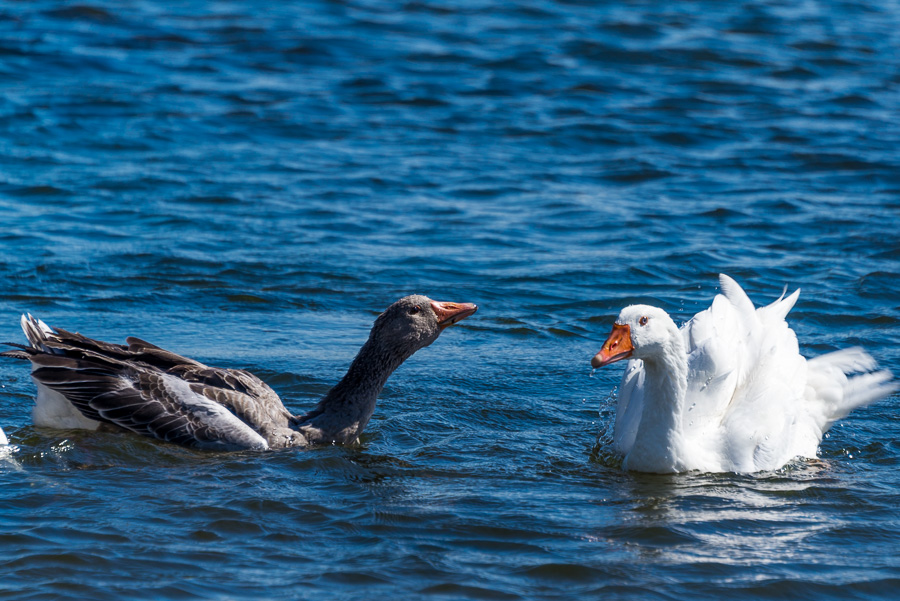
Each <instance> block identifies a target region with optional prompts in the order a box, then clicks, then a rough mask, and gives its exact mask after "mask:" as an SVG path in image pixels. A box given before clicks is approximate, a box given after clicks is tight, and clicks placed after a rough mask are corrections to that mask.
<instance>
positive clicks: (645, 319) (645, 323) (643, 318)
mask: <svg viewBox="0 0 900 601" xmlns="http://www.w3.org/2000/svg"><path fill="white" fill-rule="evenodd" d="M638 323H639V324H641V325H642V326H645V325H647V317H646V316H644V317H641V318H640V319H639V320H638Z"/></svg>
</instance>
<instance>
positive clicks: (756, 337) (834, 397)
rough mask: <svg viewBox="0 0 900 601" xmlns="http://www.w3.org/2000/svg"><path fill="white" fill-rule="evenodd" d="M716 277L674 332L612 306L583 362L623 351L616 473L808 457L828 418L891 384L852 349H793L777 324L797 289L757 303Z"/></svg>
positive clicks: (737, 466) (755, 466)
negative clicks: (708, 294) (608, 323)
mask: <svg viewBox="0 0 900 601" xmlns="http://www.w3.org/2000/svg"><path fill="white" fill-rule="evenodd" d="M719 281H720V285H721V290H722V294H720V295H717V296H716V297H715V299H714V300H713V303H712V306H710V307H709V308H708V309H706V310H705V311H701V312H700V313H698V314H697V315H695V316H694V317H693V318H692V319H691V320H690V321H689V322H687V323H686V324H684V326H682V327H681V329H679V328H678V327H677V326H676V325H675V323H674V322H673V321H672V319H671V318H670V317H669V316H668V315H667V314H666V312H665V311H663V310H661V309H658V308H656V307H650V306H647V305H632V306H630V307H626V308H625V309H622V311H621V313H619V316H618V319H616V322H615V325H614V326H613V329H612V333H611V334H610V336H609V338H608V339H607V340H606V342H605V343H604V344H603V346H602V348H601V350H600V352H599V353H597V355H596V356H595V357H594V358H593V359H592V360H591V365H592V366H593V367H595V368H596V367H603V366H605V365H609V364H610V363H614V362H616V361H620V360H622V359H631V360H630V361H629V362H628V365H627V366H626V368H625V374H624V375H623V376H622V382H621V384H620V386H619V393H618V401H617V406H616V421H615V429H614V436H613V438H614V446H615V449H616V451H618V452H619V453H620V454H621V455H623V456H624V464H623V467H624V468H625V469H628V470H634V471H641V472H658V473H675V472H684V471H691V470H699V471H704V472H739V473H750V472H757V471H763V470H775V469H778V468H780V467H782V466H784V465H785V464H786V463H787V462H789V461H790V460H792V459H794V458H795V457H809V458H812V457H815V456H816V451H817V449H818V446H819V443H820V442H821V440H822V436H823V434H824V433H825V432H826V431H827V430H828V429H829V428H830V427H831V425H832V424H833V423H834V422H835V421H836V420H838V419H841V418H843V417H845V416H846V415H847V414H848V413H850V411H852V410H853V409H855V408H857V407H859V406H862V405H866V404H868V403H871V402H874V401H877V400H879V399H881V398H883V397H885V396H887V395H889V394H890V393H891V392H893V391H894V390H896V389H897V386H896V384H895V383H894V382H892V376H891V373H890V372H888V371H886V370H882V371H875V370H876V368H877V366H876V363H875V360H874V359H872V357H871V356H869V355H868V354H867V353H866V352H864V351H863V350H862V349H859V348H850V349H845V350H840V351H836V352H832V353H828V354H826V355H822V356H819V357H816V358H814V359H809V360H807V359H805V358H804V357H803V356H802V355H800V351H799V347H798V344H797V337H796V335H795V334H794V331H793V330H791V328H790V327H789V326H788V324H787V322H786V321H785V317H786V316H787V314H788V312H789V311H790V310H791V308H792V307H793V306H794V303H795V302H796V301H797V298H798V296H799V293H800V291H799V290H797V291H795V292H794V293H793V294H791V295H790V296H788V297H787V298H785V297H784V295H782V297H781V298H779V299H778V300H776V301H775V302H773V303H772V304H770V305H768V306H766V307H760V308H759V309H757V308H755V307H754V305H753V303H752V301H751V300H750V299H749V297H747V295H746V293H745V292H744V291H743V290H742V289H741V287H740V286H739V285H738V284H737V282H735V281H734V280H733V279H731V278H730V277H728V276H726V275H724V274H723V275H720V276H719ZM852 374H856V375H852Z"/></svg>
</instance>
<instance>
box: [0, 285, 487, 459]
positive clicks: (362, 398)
mask: <svg viewBox="0 0 900 601" xmlns="http://www.w3.org/2000/svg"><path fill="white" fill-rule="evenodd" d="M476 310H477V307H476V306H475V305H473V304H470V303H441V302H436V301H432V300H431V299H429V298H427V297H425V296H421V295H413V296H407V297H404V298H402V299H400V300H398V301H397V302H395V303H394V304H392V305H391V306H390V307H388V308H387V309H386V310H385V311H384V313H382V314H381V315H380V316H379V317H378V319H376V320H375V324H374V325H373V326H372V330H371V332H370V334H369V339H368V340H367V341H366V343H365V344H364V345H363V346H362V348H361V349H360V351H359V353H358V354H357V356H356V358H355V359H354V360H353V362H352V364H351V365H350V368H349V369H348V371H347V374H346V375H345V376H344V378H343V379H342V380H341V381H340V382H339V383H338V384H337V385H336V386H334V388H332V389H331V390H330V391H329V392H328V393H327V394H326V395H325V397H324V398H323V399H322V400H321V401H320V402H319V403H318V405H316V407H315V408H314V409H313V410H312V411H310V412H308V413H306V414H305V415H302V416H294V415H291V413H290V412H289V411H288V410H287V409H286V408H285V406H284V404H283V403H282V402H281V399H280V398H279V397H278V395H277V394H276V393H275V391H274V390H272V389H271V388H269V386H268V385H266V384H265V383H264V382H263V381H262V380H260V379H259V378H257V377H256V376H254V375H253V374H251V373H249V372H247V371H243V370H237V369H220V368H215V367H208V366H206V365H203V364H202V363H199V362H197V361H194V360H192V359H188V358H186V357H182V356H179V355H177V354H175V353H172V352H169V351H166V350H164V349H161V348H159V347H157V346H154V345H152V344H150V343H148V342H144V341H143V340H140V339H138V338H128V339H127V340H126V342H127V345H120V344H109V343H106V342H100V341H98V340H92V339H90V338H87V337H85V336H82V335H80V334H73V333H71V332H67V331H65V330H62V329H59V328H51V327H49V326H47V325H46V324H45V323H44V322H42V321H40V320H38V319H35V318H33V317H31V316H30V315H29V316H24V315H23V316H22V329H23V330H24V331H25V336H26V337H27V338H28V342H29V346H25V345H13V346H16V347H17V350H11V351H7V352H5V353H2V355H4V356H8V357H15V358H20V359H28V360H30V361H31V364H32V372H31V375H32V378H33V379H34V381H35V384H36V385H37V389H38V394H37V398H36V404H35V407H34V411H33V416H34V423H35V425H37V426H44V427H50V428H82V429H90V430H94V429H97V428H98V427H99V426H101V425H112V426H116V427H119V428H124V429H126V430H130V431H132V432H136V433H138V434H143V435H146V436H151V437H155V438H158V439H161V440H165V441H169V442H174V443H178V444H182V445H186V446H192V447H201V448H213V449H216V448H218V449H258V450H264V449H275V448H283V447H304V446H309V445H315V444H327V443H339V444H347V443H352V442H354V441H356V440H357V438H358V437H359V435H360V433H361V432H362V431H363V429H364V428H365V427H366V424H367V423H368V421H369V418H370V417H371V416H372V412H373V411H374V410H375V403H376V400H377V399H378V395H379V394H380V393H381V390H382V388H383V387H384V384H385V382H386V381H387V379H388V377H389V376H390V375H391V373H392V372H393V371H394V370H395V369H397V367H399V366H400V364H401V363H403V361H405V360H406V359H408V358H409V357H410V356H411V355H412V354H413V353H415V352H416V351H417V350H419V349H421V348H423V347H426V346H428V345H429V344H431V343H432V342H434V341H435V340H437V338H438V336H439V335H440V333H441V331H443V329H444V328H446V327H447V326H449V325H451V324H454V323H456V322H458V321H460V320H462V319H465V318H466V317H468V316H469V315H472V314H473V313H475V311H476Z"/></svg>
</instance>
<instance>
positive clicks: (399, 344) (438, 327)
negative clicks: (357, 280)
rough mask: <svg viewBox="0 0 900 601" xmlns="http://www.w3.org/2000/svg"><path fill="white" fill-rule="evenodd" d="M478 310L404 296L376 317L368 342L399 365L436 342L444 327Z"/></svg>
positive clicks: (414, 296) (466, 304) (419, 296)
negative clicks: (393, 357) (398, 361)
mask: <svg viewBox="0 0 900 601" xmlns="http://www.w3.org/2000/svg"><path fill="white" fill-rule="evenodd" d="M477 310H478V307H477V306H476V305H474V304H472V303H447V302H438V301H433V300H431V299H430V298H428V297H427V296H422V295H421V294H413V295H411V296H405V297H403V298H401V299H400V300H398V301H397V302H395V303H394V304H392V305H391V306H390V307H388V308H387V309H385V310H384V312H383V313H382V314H381V315H379V316H378V319H376V320H375V325H373V326H372V331H371V333H370V334H369V342H370V343H374V344H377V346H378V348H379V349H381V350H382V352H386V353H389V354H391V355H395V356H396V357H397V358H399V359H400V361H401V362H402V361H404V360H406V359H408V358H409V357H410V356H411V355H412V354H413V353H415V352H416V351H417V350H419V349H421V348H424V347H426V346H428V345H429V344H431V343H432V342H434V341H435V340H437V338H438V336H440V334H441V332H442V331H443V330H444V329H445V328H446V327H447V326H450V325H452V324H454V323H456V322H458V321H461V320H463V319H465V318H466V317H469V316H470V315H472V314H473V313H475V311H477Z"/></svg>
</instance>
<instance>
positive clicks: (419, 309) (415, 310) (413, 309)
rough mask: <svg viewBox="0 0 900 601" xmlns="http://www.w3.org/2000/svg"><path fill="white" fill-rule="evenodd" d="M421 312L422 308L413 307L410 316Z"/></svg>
mask: <svg viewBox="0 0 900 601" xmlns="http://www.w3.org/2000/svg"><path fill="white" fill-rule="evenodd" d="M421 310H422V307H419V306H415V307H412V308H411V309H410V310H409V314H410V315H415V314H416V313H418V312H419V311H421Z"/></svg>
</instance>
